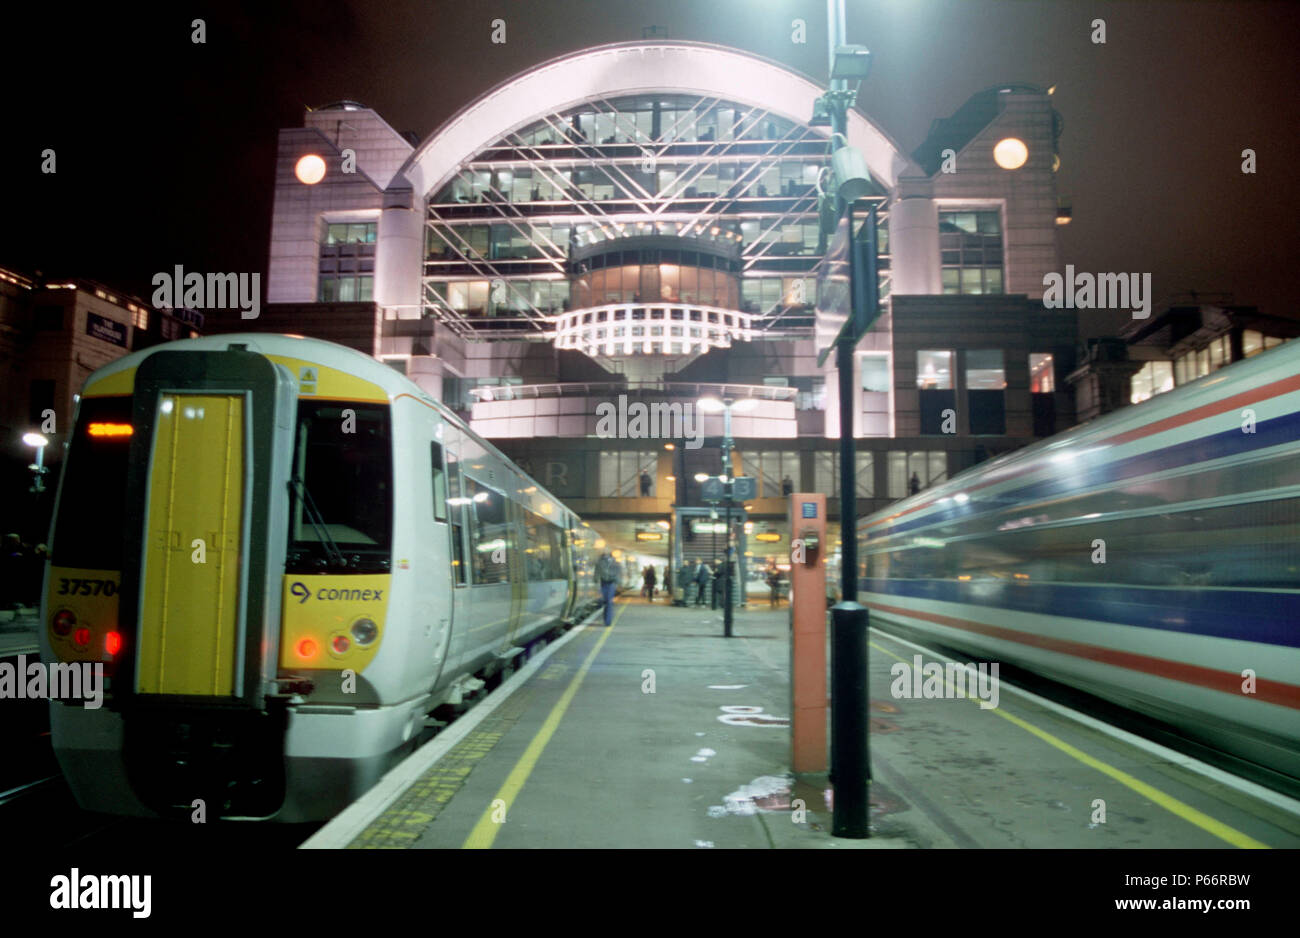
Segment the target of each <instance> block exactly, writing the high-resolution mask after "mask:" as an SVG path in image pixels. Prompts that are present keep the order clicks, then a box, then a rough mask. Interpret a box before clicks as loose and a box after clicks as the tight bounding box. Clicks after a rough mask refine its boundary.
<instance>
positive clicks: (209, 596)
mask: <svg viewBox="0 0 1300 938" xmlns="http://www.w3.org/2000/svg"><path fill="white" fill-rule="evenodd" d="M593 547H594V534H593V532H592V531H591V529H590V528H589V527H586V526H585V525H583V523H582V522H581V520H580V519H579V518H577V517H576V516H575V515H574V514H573V513H572V512H571V511H569V510H568V509H567V508H565V507H564V506H563V505H562V504H560V502H559V501H557V500H556V499H555V498H554V497H553V496H552V495H551V494H549V493H548V492H546V491H545V490H544V489H543V488H542V487H541V486H539V485H538V484H537V483H536V482H535V481H533V480H532V479H531V478H529V477H528V476H527V475H526V474H525V473H524V472H523V471H521V470H520V469H519V468H518V467H517V466H515V465H513V464H512V463H511V462H510V461H509V460H508V459H506V457H505V456H503V455H502V454H501V453H500V452H499V451H497V450H496V449H495V448H494V447H493V446H492V445H491V444H489V443H487V442H485V441H484V440H482V439H480V438H479V437H478V436H476V435H475V434H474V433H473V432H471V431H470V430H469V428H468V427H466V426H465V424H464V423H463V422H462V421H460V420H459V419H458V418H457V417H456V416H455V415H454V414H453V413H452V412H451V411H449V410H448V409H447V408H445V407H444V406H443V405H442V404H441V403H439V402H438V401H436V400H434V399H433V398H431V397H430V396H429V395H428V394H426V393H425V392H424V391H423V390H421V389H420V388H419V387H418V386H417V385H415V384H414V383H413V382H411V381H409V380H407V379H406V378H405V377H404V376H403V375H401V374H399V373H398V372H397V371H395V370H394V369H392V368H390V367H389V366H387V365H384V364H382V363H380V362H378V361H376V360H374V359H372V358H369V357H367V356H365V355H363V354H361V353H360V352H356V351H353V350H351V349H347V348H344V347H342V346H339V345H334V344H332V343H329V342H321V341H316V340H311V339H303V338H297V337H292V336H278V335H265V334H257V335H252V334H249V335H226V336H215V337H207V338H199V339H189V340H185V341H181V342H173V343H169V344H166V345H161V346H157V347H155V348H151V349H147V350H144V351H141V352H137V353H135V354H132V355H128V356H126V357H125V358H122V359H119V360H118V361H115V362H113V363H112V364H109V365H107V366H105V367H103V368H101V369H99V370H98V371H96V372H95V373H94V374H92V375H91V376H90V377H89V379H88V380H87V382H86V385H85V388H84V390H83V391H82V394H81V397H80V401H79V404H78V407H77V414H76V418H75V424H74V427H73V430H72V436H71V441H70V443H69V448H68V453H67V458H66V461H65V464H64V470H63V475H62V479H61V481H60V484H59V491H58V497H57V502H56V507H55V516H54V524H53V529H52V541H51V563H50V566H49V568H48V572H47V579H46V583H45V588H44V597H43V608H42V611H41V612H42V620H43V622H44V623H45V628H44V630H43V634H42V637H41V638H42V656H43V658H44V660H45V661H47V662H53V661H62V662H85V661H90V662H101V661H102V662H104V663H105V669H106V670H105V673H106V676H107V677H108V681H107V685H108V686H107V691H108V693H107V695H106V699H105V705H104V706H103V708H102V709H97V710H96V709H85V708H83V707H82V706H81V702H80V701H71V702H67V703H64V702H59V701H55V702H52V704H51V731H52V737H53V744H54V749H55V753H56V755H57V757H58V759H59V762H60V765H61V766H62V769H63V771H64V774H65V775H66V777H67V779H68V782H69V784H70V785H71V788H72V790H73V792H74V793H75V795H76V797H77V800H78V802H79V803H80V804H81V805H82V807H84V808H88V809H91V810H96V811H105V812H110V813H115V814H134V815H145V816H147V815H153V814H159V815H167V814H169V813H174V812H186V813H188V812H190V811H191V810H192V808H191V807H190V806H191V804H192V802H193V800H194V799H196V798H199V799H203V800H204V803H205V805H206V810H207V813H208V816H210V817H211V816H215V815H218V814H219V815H221V816H225V817H236V816H238V817H258V818H269V817H274V818H275V819H277V820H283V821H303V820H313V819H320V818H325V817H329V816H331V815H332V814H334V813H336V812H337V811H338V810H339V809H340V808H342V807H343V806H344V805H346V804H348V803H349V802H351V801H352V800H354V799H355V798H356V797H357V796H358V795H360V794H361V793H362V792H363V791H365V790H366V789H367V788H369V787H370V786H372V785H373V784H374V782H375V781H377V780H378V779H379V777H380V776H381V775H382V774H383V772H384V771H385V770H387V769H388V768H389V767H390V766H391V765H392V764H394V763H395V762H396V761H397V760H398V759H399V758H400V757H401V756H403V755H404V754H406V753H407V752H409V751H410V750H411V749H412V748H414V746H415V745H416V742H417V739H418V738H419V736H420V735H421V732H422V731H423V730H424V728H425V727H426V724H427V722H428V715H429V714H430V712H431V711H432V710H434V709H435V708H437V707H439V706H440V705H444V704H446V705H455V704H458V703H460V702H461V701H462V698H463V697H464V695H466V694H467V693H470V692H473V691H474V690H477V689H478V688H480V687H481V686H482V684H483V682H484V681H494V680H499V679H500V677H501V676H502V675H503V674H504V673H508V672H509V671H510V670H511V668H512V667H513V665H514V664H515V663H516V662H517V661H518V660H519V659H520V658H521V657H522V656H523V655H524V654H525V651H526V650H527V649H529V648H530V646H534V645H536V644H537V643H539V642H541V641H544V638H545V636H547V635H548V633H553V632H556V631H557V630H558V629H560V628H562V626H563V624H564V623H566V622H567V623H572V622H576V621H579V620H581V618H582V617H583V616H584V615H586V614H587V613H588V612H590V611H591V610H592V609H593V608H594V606H595V605H596V603H597V602H598V589H597V587H596V584H595V582H594V572H593V571H594V566H595V559H596V556H595V551H594V550H593Z"/></svg>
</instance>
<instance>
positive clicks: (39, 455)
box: [23, 432, 50, 495]
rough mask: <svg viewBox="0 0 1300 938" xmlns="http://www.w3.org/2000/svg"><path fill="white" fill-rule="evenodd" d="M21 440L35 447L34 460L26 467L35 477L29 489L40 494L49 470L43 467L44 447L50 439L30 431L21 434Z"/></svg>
mask: <svg viewBox="0 0 1300 938" xmlns="http://www.w3.org/2000/svg"><path fill="white" fill-rule="evenodd" d="M23 442H24V443H26V444H27V445H28V446H31V447H34V448H35V449H36V462H34V463H32V464H31V465H30V466H28V467H27V468H28V469H30V470H31V471H32V475H34V476H35V477H36V479H35V481H34V482H33V483H32V488H31V491H33V492H34V493H36V494H37V495H40V494H41V493H42V492H44V491H45V473H47V472H49V470H48V469H46V468H45V447H47V446H49V445H50V441H49V440H47V439H46V438H45V437H44V436H43V435H41V434H39V433H35V432H32V433H24V434H23Z"/></svg>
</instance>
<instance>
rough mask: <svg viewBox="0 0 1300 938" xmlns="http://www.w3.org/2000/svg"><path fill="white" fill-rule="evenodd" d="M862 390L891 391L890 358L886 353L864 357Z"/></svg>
mask: <svg viewBox="0 0 1300 938" xmlns="http://www.w3.org/2000/svg"><path fill="white" fill-rule="evenodd" d="M862 390H864V391H885V392H888V391H889V359H888V358H887V357H885V356H884V355H866V356H863V358H862Z"/></svg>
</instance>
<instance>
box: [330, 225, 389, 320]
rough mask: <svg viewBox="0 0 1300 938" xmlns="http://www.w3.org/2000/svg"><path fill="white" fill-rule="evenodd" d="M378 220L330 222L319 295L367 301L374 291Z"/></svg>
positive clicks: (333, 299)
mask: <svg viewBox="0 0 1300 938" xmlns="http://www.w3.org/2000/svg"><path fill="white" fill-rule="evenodd" d="M378 228H379V226H378V224H377V223H376V222H347V223H330V224H327V225H326V226H325V232H324V237H323V238H322V239H321V244H320V266H319V268H318V274H319V278H318V281H317V283H318V286H317V299H318V301H319V302H322V303H366V302H369V301H370V300H371V299H372V297H373V294H374V277H375V275H374V270H375V238H376V235H377V232H378Z"/></svg>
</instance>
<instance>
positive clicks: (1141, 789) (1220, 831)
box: [868, 642, 1270, 850]
mask: <svg viewBox="0 0 1300 938" xmlns="http://www.w3.org/2000/svg"><path fill="white" fill-rule="evenodd" d="M868 644H869V645H870V646H871V647H872V648H874V649H876V650H877V651H880V652H883V653H884V654H886V655H889V657H891V658H894V659H896V660H898V661H901V662H903V663H904V664H906V665H908V666H909V667H910V666H911V664H912V662H910V661H908V660H907V659H906V658H902V657H900V656H898V655H896V654H894V653H893V652H892V651H890V650H889V649H888V648H882V647H881V646H879V645H877V644H876V643H875V642H868ZM944 683H945V684H948V686H949V687H952V686H953V685H952V684H949V683H948V679H947V677H946V676H945V677H944ZM970 699H972V700H973V699H974V698H970ZM992 712H993V713H996V714H997V715H998V716H1000V717H1002V719H1004V720H1006V721H1008V722H1010V723H1012V724H1013V725H1015V726H1018V727H1020V728H1021V729H1022V730H1024V731H1025V732H1027V733H1032V734H1033V735H1034V736H1037V737H1038V738H1039V739H1041V740H1042V741H1043V742H1045V743H1047V744H1048V745H1049V746H1054V747H1055V748H1057V749H1059V750H1060V751H1061V752H1063V753H1065V754H1066V755H1067V756H1070V757H1071V758H1073V759H1076V760H1077V761H1079V762H1082V763H1083V764H1084V765H1086V766H1088V767H1089V768H1091V769H1096V770H1097V771H1098V772H1100V773H1102V774H1103V775H1108V776H1110V777H1111V778H1113V779H1114V780H1115V781H1117V782H1119V783H1120V784H1121V785H1123V786H1124V787H1126V788H1130V789H1132V790H1133V791H1135V792H1137V793H1138V794H1139V795H1141V796H1142V797H1144V798H1149V799H1150V800H1151V801H1154V802H1155V803H1156V804H1158V805H1160V807H1162V808H1164V809H1165V810H1166V811H1168V812H1170V813H1171V814H1174V815H1177V816H1178V817H1180V818H1182V819H1183V820H1184V821H1187V822H1188V823H1189V824H1193V825H1195V826H1196V827H1199V828H1200V829H1201V830H1203V831H1205V832H1206V833H1209V834H1213V835H1214V836H1215V837H1218V838H1219V839H1220V840H1223V841H1227V842H1228V843H1230V844H1232V845H1233V846H1234V847H1241V848H1243V849H1265V850H1267V849H1270V848H1269V846H1268V844H1266V843H1261V842H1260V841H1258V840H1256V839H1255V838H1253V837H1250V836H1248V835H1246V834H1243V833H1242V832H1241V831H1239V830H1237V829H1236V828H1233V827H1229V826H1228V825H1227V824H1224V823H1223V822H1222V821H1218V820H1215V819H1214V818H1212V817H1210V816H1209V815H1208V814H1205V813H1204V812H1201V811H1198V810H1196V809H1195V808H1193V807H1192V806H1191V805H1189V804H1186V803H1185V802H1182V801H1179V800H1178V799H1177V798H1175V797H1173V796H1172V795H1166V794H1165V793H1164V792H1163V791H1161V790H1160V789H1158V788H1156V787H1154V786H1152V785H1148V784H1147V783H1146V782H1144V781H1142V780H1141V779H1138V778H1134V777H1133V776H1132V775H1129V774H1128V773H1127V772H1125V771H1123V770H1122V769H1117V768H1115V767H1114V766H1113V765H1110V764H1109V763H1106V762H1102V761H1101V760H1100V759H1098V758H1096V757H1095V756H1090V755H1088V753H1086V752H1084V751H1083V750H1081V749H1076V748H1075V747H1074V746H1071V745H1070V744H1069V743H1067V742H1066V741H1065V740H1063V739H1060V738H1059V737H1056V736H1053V735H1052V734H1051V733H1049V732H1047V731H1046V730H1042V729H1039V728H1038V727H1037V726H1034V725H1033V724H1032V723H1030V722H1029V721H1028V720H1024V719H1021V718H1020V717H1017V716H1012V715H1011V714H1009V713H1005V712H1003V710H1002V708H1001V707H994V708H993V711H992Z"/></svg>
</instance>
